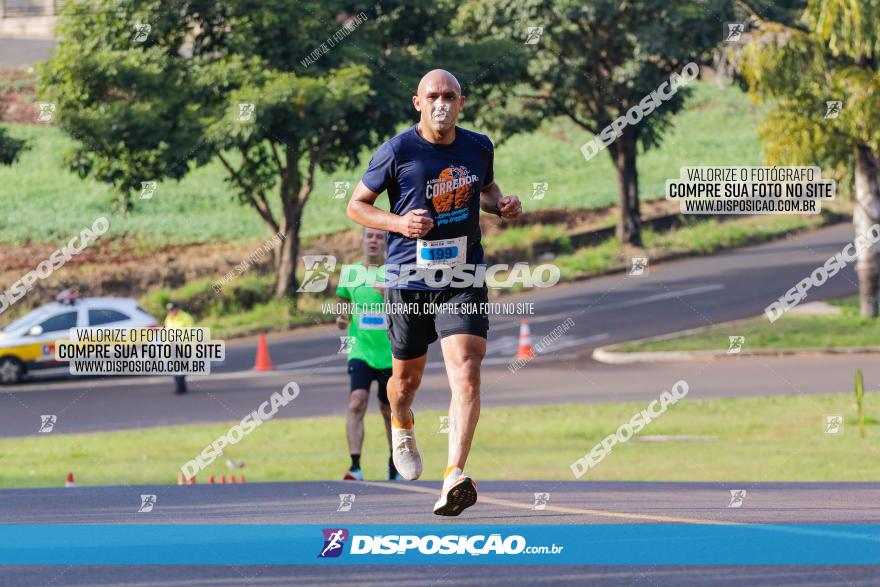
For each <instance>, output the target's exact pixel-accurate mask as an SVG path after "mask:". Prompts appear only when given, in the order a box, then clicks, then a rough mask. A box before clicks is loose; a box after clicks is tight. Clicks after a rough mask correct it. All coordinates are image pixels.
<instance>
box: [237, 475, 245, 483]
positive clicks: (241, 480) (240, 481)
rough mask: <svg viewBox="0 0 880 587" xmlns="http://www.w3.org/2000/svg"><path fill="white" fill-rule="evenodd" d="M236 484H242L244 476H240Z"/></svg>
mask: <svg viewBox="0 0 880 587" xmlns="http://www.w3.org/2000/svg"><path fill="white" fill-rule="evenodd" d="M238 482H239V483H244V475H242V476H241V478H240V479H239V480H238Z"/></svg>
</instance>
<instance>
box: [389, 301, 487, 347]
mask: <svg viewBox="0 0 880 587" xmlns="http://www.w3.org/2000/svg"><path fill="white" fill-rule="evenodd" d="M488 302H489V290H488V289H487V288H486V287H485V286H484V287H470V288H452V289H444V290H438V291H415V290H408V289H389V290H388V300H387V303H388V304H389V307H390V311H389V312H388V323H389V325H388V331H389V332H390V333H391V354H392V355H393V356H394V358H395V359H399V360H403V361H406V360H409V359H417V358H419V357H421V356H422V355H424V354H425V353H426V352H428V345H430V344H431V343H432V342H434V341H436V340H437V333H438V332H439V333H440V338H445V337H447V336H450V335H452V334H473V335H474V336H479V337H482V338H486V336H487V334H488V333H489V314H488V312H487V311H486V306H487V304H488ZM456 307H457V308H461V311H457V312H456V311H453V310H454V308H456ZM439 308H443V309H444V310H446V311H439V312H438V311H434V312H433V313H432V312H431V311H432V310H437V309H439ZM404 310H406V311H404Z"/></svg>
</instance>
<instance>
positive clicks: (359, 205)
mask: <svg viewBox="0 0 880 587" xmlns="http://www.w3.org/2000/svg"><path fill="white" fill-rule="evenodd" d="M378 197H379V194H377V193H376V192H374V191H372V190H371V189H370V188H368V187H367V186H365V185H364V182H362V181H359V182H358V184H357V187H355V188H354V193H353V194H352V195H351V200H349V201H348V209H347V210H346V213H347V214H348V217H349V218H351V219H352V220H354V221H355V222H357V223H358V224H360V225H361V226H366V227H367V228H375V229H377V230H386V231H388V232H396V233H398V234H402V235H403V236H405V237H409V238H421V237H423V236H425V235H426V234H428V231H429V230H431V228H432V227H433V226H434V219H433V218H431V216H430V215H429V214H430V213H429V212H428V211H427V210H424V209H417V210H410V211H409V212H407V213H406V214H405V215H403V216H398V215H397V214H393V213H391V212H386V211H385V210H380V209H379V208H377V207H376V206H375V205H374V204H375V202H376V198H378Z"/></svg>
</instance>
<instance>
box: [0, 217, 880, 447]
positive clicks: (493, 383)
mask: <svg viewBox="0 0 880 587" xmlns="http://www.w3.org/2000/svg"><path fill="white" fill-rule="evenodd" d="M851 238H852V228H851V227H850V226H849V225H836V226H832V227H827V228H824V229H821V230H819V231H815V232H812V233H809V234H801V235H797V236H795V237H792V238H789V239H785V240H781V241H777V242H773V243H768V244H764V245H760V246H754V247H747V248H743V249H739V250H736V251H732V252H728V253H724V254H720V255H714V256H708V257H697V258H692V259H683V260H678V261H671V262H667V263H661V264H656V265H649V272H648V274H646V275H642V276H629V275H625V274H617V275H609V276H605V277H601V278H597V279H592V280H588V281H584V282H580V283H575V284H568V285H560V286H556V287H554V288H551V289H550V290H541V291H535V292H530V293H528V294H523V295H517V296H510V297H508V298H505V299H503V300H502V301H505V302H506V301H511V302H520V303H532V304H533V306H532V307H533V309H534V314H533V315H530V316H521V315H500V316H495V317H493V318H492V326H491V330H490V340H489V350H488V355H487V359H486V361H485V362H484V370H483V386H482V391H483V398H484V399H483V405H484V406H486V407H491V406H501V405H522V404H529V403H560V402H608V401H621V400H642V399H651V398H654V397H656V394H657V393H658V390H661V389H664V388H668V386H670V385H671V384H672V383H674V382H675V381H677V380H678V379H686V380H687V381H688V382H689V383H690V384H691V396H690V397H728V396H741V395H774V394H797V393H827V392H837V391H848V390H850V389H851V385H852V373H853V370H854V369H855V368H862V369H863V370H864V371H865V377H866V381H867V385H868V387H869V388H871V386H872V385H874V383H873V382H875V381H878V380H880V365H877V364H876V362H874V361H871V360H870V357H868V356H864V355H863V356H859V355H855V356H841V357H823V358H822V360H821V361H817V360H816V359H815V358H814V357H799V358H792V357H786V358H745V357H743V358H737V359H723V360H719V361H716V362H712V363H679V364H656V365H639V366H632V365H629V366H611V365H603V364H599V363H596V362H594V361H592V360H590V359H589V355H590V353H591V351H592V349H593V348H595V347H596V346H600V345H603V344H609V343H612V342H618V341H624V340H633V339H637V338H642V337H646V336H653V335H658V334H663V333H668V332H673V331H678V330H683V329H688V328H695V327H699V326H705V325H710V324H716V323H719V322H724V321H728V320H734V319H738V318H745V317H750V316H755V315H759V314H760V313H761V312H762V311H763V309H764V308H765V307H766V306H767V305H768V304H769V303H770V302H772V301H773V300H775V299H776V298H778V297H779V296H780V295H782V294H783V293H784V292H785V291H786V290H788V289H789V288H791V287H792V286H793V285H794V284H796V283H797V282H798V281H800V280H801V279H802V278H804V277H805V276H807V275H809V274H810V273H811V272H812V271H813V269H814V268H815V267H817V266H819V265H821V264H822V263H823V262H824V260H825V259H827V258H828V257H830V256H832V255H833V254H834V253H836V252H838V251H839V250H840V249H841V248H842V247H843V246H844V244H846V242H848V241H849V240H850V239H851ZM856 291H857V280H856V277H855V273H854V270H853V269H852V267H848V268H847V269H846V270H844V271H842V272H840V273H839V274H838V275H836V276H835V277H834V278H832V279H831V280H829V281H828V282H827V283H825V284H824V285H823V286H822V287H820V288H818V289H815V290H812V291H811V292H810V294H809V298H808V301H815V300H822V299H829V298H835V297H840V296H843V295H848V294H852V293H854V292H856ZM522 318H527V319H528V320H529V324H530V326H531V330H532V334H533V340H538V339H540V338H541V337H542V336H544V335H546V334H547V333H549V332H550V331H552V330H553V329H554V328H555V327H556V326H558V325H560V324H561V323H562V322H563V321H565V320H566V319H567V318H571V319H572V320H573V321H574V325H573V326H572V327H571V329H570V330H569V331H568V332H566V334H565V335H564V336H563V337H562V338H560V339H559V340H557V341H556V342H555V343H554V344H552V345H551V346H550V347H549V348H548V350H547V352H546V353H544V354H543V355H539V356H538V357H537V358H536V359H535V360H534V361H532V362H531V363H529V364H528V365H526V366H525V367H524V368H522V369H520V370H519V371H517V372H516V373H515V374H514V373H511V372H510V371H509V370H508V369H507V365H508V364H509V363H510V361H511V359H512V358H513V356H514V355H515V353H516V346H517V334H518V327H519V321H520V320H521V319H522ZM782 319H783V320H784V319H785V318H782ZM340 334H341V331H339V330H336V329H334V328H332V327H320V328H315V329H312V330H311V331H309V332H300V333H292V334H283V335H275V336H270V337H269V347H270V353H271V356H272V360H273V362H274V365H275V367H276V370H275V371H272V372H268V373H255V372H253V371H250V367H251V366H252V365H253V362H254V357H255V354H256V339H254V338H251V339H246V340H240V341H230V342H229V344H228V345H227V359H226V361H225V363H224V364H223V365H219V366H217V367H216V368H215V369H214V370H213V373H212V374H211V375H210V376H207V377H193V378H190V389H191V392H190V393H189V394H188V395H186V396H179V397H178V396H175V395H174V394H173V393H171V390H172V382H171V380H170V378H162V377H144V378H134V377H126V378H88V379H72V378H69V377H68V376H66V375H63V374H62V375H38V376H36V377H34V378H32V379H31V380H29V381H27V382H25V383H23V384H20V385H16V386H6V387H0V436H22V435H33V434H36V433H37V430H38V429H39V424H40V416H41V415H42V414H53V415H56V416H57V417H58V421H57V424H56V427H55V432H58V433H71V432H86V431H95V430H113V429H126V428H139V427H146V426H161V425H174V424H183V423H193V422H215V421H233V420H239V419H241V417H242V416H243V415H244V414H247V413H248V412H250V411H251V410H253V409H254V408H255V406H258V405H259V404H260V403H262V402H263V401H265V400H266V399H267V398H268V397H269V395H270V394H271V393H272V392H274V391H278V390H280V389H281V388H282V387H283V386H284V385H285V384H286V383H287V382H289V381H296V382H297V383H298V384H299V385H300V387H301V389H302V393H301V395H300V397H299V398H297V400H296V401H295V402H292V403H291V404H289V405H288V406H287V407H286V408H284V409H283V410H282V411H281V412H280V413H279V415H278V416H277V417H287V418H295V417H303V416H315V415H324V414H341V413H343V411H344V408H345V403H346V396H347V389H348V382H347V375H346V374H345V355H343V354H339V353H338V352H337V351H338V349H339V336H340ZM730 334H732V335H733V334H736V332H735V326H732V327H731V333H730ZM720 343H721V344H725V341H720ZM746 346H748V341H746ZM447 403H448V385H447V383H446V378H445V374H444V371H443V366H442V357H441V356H440V351H439V345H434V346H433V347H432V349H431V351H430V352H429V365H428V370H427V374H426V377H425V378H424V380H423V384H422V388H421V390H420V393H419V395H418V396H417V400H416V409H425V408H442V407H443V406H444V405H446V404H447Z"/></svg>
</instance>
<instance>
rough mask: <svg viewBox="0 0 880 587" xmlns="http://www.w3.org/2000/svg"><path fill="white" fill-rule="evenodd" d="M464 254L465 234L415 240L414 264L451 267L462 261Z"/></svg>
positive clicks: (465, 250) (465, 248) (465, 249)
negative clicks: (431, 239)
mask: <svg viewBox="0 0 880 587" xmlns="http://www.w3.org/2000/svg"><path fill="white" fill-rule="evenodd" d="M466 255H467V237H466V236H460V237H458V238H447V239H441V240H436V241H426V240H421V239H419V240H418V241H416V265H418V266H419V267H439V266H445V267H453V266H455V265H460V264H462V263H464V261H465V257H466Z"/></svg>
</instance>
